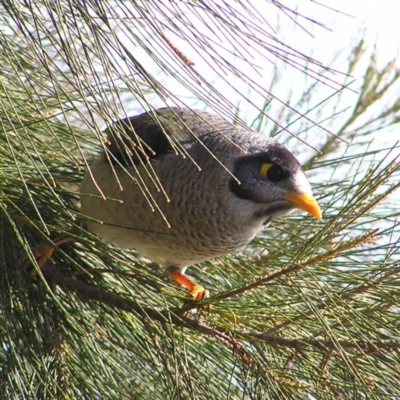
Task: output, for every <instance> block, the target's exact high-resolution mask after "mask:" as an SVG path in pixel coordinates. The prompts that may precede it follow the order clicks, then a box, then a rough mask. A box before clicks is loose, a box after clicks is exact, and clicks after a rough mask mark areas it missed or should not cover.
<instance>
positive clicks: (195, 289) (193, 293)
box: [190, 283, 210, 300]
mask: <svg viewBox="0 0 400 400" xmlns="http://www.w3.org/2000/svg"><path fill="white" fill-rule="evenodd" d="M190 297H191V298H192V299H195V300H205V299H207V298H208V297H210V291H209V290H208V289H205V288H203V286H200V285H198V284H197V283H194V284H193V286H192V288H191V289H190Z"/></svg>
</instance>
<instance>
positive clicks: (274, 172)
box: [260, 163, 285, 182]
mask: <svg viewBox="0 0 400 400" xmlns="http://www.w3.org/2000/svg"><path fill="white" fill-rule="evenodd" d="M260 174H261V176H262V177H264V178H267V179H268V180H270V181H271V182H279V181H281V180H282V179H285V172H284V171H283V169H282V168H281V167H279V166H278V165H275V164H271V163H263V164H261V168H260Z"/></svg>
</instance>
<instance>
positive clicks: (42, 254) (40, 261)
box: [19, 235, 73, 278]
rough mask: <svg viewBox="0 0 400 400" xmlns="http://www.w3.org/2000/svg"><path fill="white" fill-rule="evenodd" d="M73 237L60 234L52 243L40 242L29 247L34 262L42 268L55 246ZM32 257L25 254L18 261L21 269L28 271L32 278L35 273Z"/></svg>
mask: <svg viewBox="0 0 400 400" xmlns="http://www.w3.org/2000/svg"><path fill="white" fill-rule="evenodd" d="M72 240H73V239H72V238H71V237H70V236H67V235H62V236H59V237H57V238H56V239H55V240H54V242H53V243H52V244H49V243H45V242H42V243H40V244H39V245H37V246H36V247H34V248H33V249H31V252H32V255H33V258H34V259H35V260H36V264H37V265H38V267H39V268H40V269H42V268H43V267H44V266H45V264H46V263H47V261H49V260H50V258H51V257H52V255H53V253H54V250H55V248H56V247H57V246H59V245H60V244H62V243H66V242H70V241H72ZM31 260H32V259H31V258H30V257H28V256H27V255H25V256H24V257H22V258H21V260H20V261H19V266H20V267H21V268H22V269H25V270H27V271H28V273H29V276H30V277H31V278H34V277H35V276H36V275H37V270H36V269H35V268H34V266H33V265H32V261H31Z"/></svg>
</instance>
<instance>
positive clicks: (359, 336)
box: [0, 0, 400, 399]
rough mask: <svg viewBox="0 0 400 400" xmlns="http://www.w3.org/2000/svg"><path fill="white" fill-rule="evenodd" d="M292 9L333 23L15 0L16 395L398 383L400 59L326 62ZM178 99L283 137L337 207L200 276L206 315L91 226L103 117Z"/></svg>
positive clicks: (5, 142) (390, 386)
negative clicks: (306, 39)
mask: <svg viewBox="0 0 400 400" xmlns="http://www.w3.org/2000/svg"><path fill="white" fill-rule="evenodd" d="M316 7H318V5H316ZM266 16H268V18H267V17H266ZM279 18H288V19H289V20H291V21H292V25H291V26H292V29H293V32H295V31H296V29H297V30H304V31H306V30H307V29H309V27H310V26H318V25H321V24H320V23H319V22H318V21H315V20H311V18H307V16H306V15H303V14H302V12H301V9H299V10H297V9H296V10H294V9H290V8H289V7H287V6H286V5H285V4H283V3H280V2H277V1H270V2H269V1H265V2H247V1H241V2H235V1H218V2H214V1H200V0H199V1H158V0H157V1H132V2H108V1H93V0H92V1H85V2H74V1H72V2H71V1H66V2H62V1H58V2H57V1H47V0H44V1H32V2H29V1H26V2H18V1H16V2H13V1H9V2H1V5H0V23H1V29H0V49H1V51H0V124H1V125H0V249H1V250H0V304H1V306H0V342H1V350H0V396H2V397H1V398H2V399H3V398H4V399H32V398H37V399H283V398H287V399H297V398H298V399H309V398H318V399H331V398H332V399H334V398H365V399H382V398H398V397H399V396H400V390H399V388H400V379H399V372H398V371H399V369H400V339H399V338H400V318H399V309H398V301H399V296H400V257H399V254H400V244H399V240H400V235H399V232H400V229H399V224H400V222H399V217H400V200H399V192H397V193H395V191H396V189H398V187H399V185H400V183H399V182H400V164H399V154H400V153H399V144H398V143H397V140H398V139H400V135H399V133H398V130H399V125H398V122H399V118H400V97H399V93H400V90H399V69H398V66H396V60H395V59H394V60H393V61H390V62H387V63H386V64H384V65H383V64H382V62H379V60H377V59H376V53H374V52H371V51H369V50H368V49H367V46H366V44H365V43H363V40H361V39H360V40H358V41H355V42H354V46H353V48H352V49H351V50H349V51H348V54H347V55H346V57H343V62H342V64H341V68H340V70H339V71H338V68H337V67H336V66H335V68H328V67H326V66H323V65H322V64H321V63H319V62H318V61H317V60H314V59H313V58H312V57H310V56H309V55H307V54H303V53H302V52H300V51H297V50H296V48H294V47H292V46H290V45H289V44H284V43H283V41H282V40H280V38H279V33H280V30H279V29H277V30H274V29H273V27H275V26H276V24H277V22H276V21H278V19H279ZM265 65H270V66H271V71H274V72H273V73H272V72H271V76H269V77H268V78H265V76H264V75H262V73H261V72H262V71H261V70H262V67H263V66H265ZM353 76H362V78H360V79H357V80H355V79H354V78H353ZM300 80H301V82H300ZM166 105H168V106H189V107H197V108H204V107H207V109H208V110H210V111H213V112H215V113H219V114H220V115H222V116H224V117H225V118H226V119H228V120H229V121H232V123H234V124H236V125H243V126H245V125H246V124H247V125H249V126H251V127H252V128H253V129H255V130H258V131H261V132H264V133H265V134H267V135H272V136H274V137H276V138H277V139H278V140H279V141H281V142H282V143H284V144H285V145H286V146H287V147H288V148H289V149H291V150H293V151H294V153H295V154H296V155H297V156H298V157H299V159H300V160H301V161H302V163H303V165H304V166H305V169H306V170H307V175H308V176H309V177H310V180H311V182H312V186H313V188H314V193H315V194H316V197H317V198H318V201H319V203H320V204H321V207H322V209H323V221H322V222H320V221H316V220H313V219H312V217H308V216H305V215H304V214H302V215H296V216H293V217H290V218H287V219H285V220H279V221H276V222H274V223H273V224H272V226H271V227H270V228H268V229H266V230H265V231H264V232H263V234H262V235H260V236H259V237H257V238H255V239H254V240H253V241H252V242H251V243H250V244H249V245H248V246H246V248H244V249H243V250H242V251H241V252H237V253H233V254H231V255H228V256H226V257H222V258H219V259H216V260H212V261H209V262H206V263H203V264H201V265H199V266H197V267H192V268H191V271H190V273H191V274H193V275H194V276H195V278H196V280H198V281H199V282H201V284H203V285H204V286H206V287H207V288H209V289H210V290H211V294H212V295H211V297H210V298H209V299H208V303H210V304H211V305H212V308H211V311H210V312H209V313H208V312H206V311H205V309H201V310H200V311H196V309H197V306H198V304H196V303H194V302H193V303H190V302H189V303H186V305H185V306H184V308H185V310H186V313H182V307H183V304H184V303H185V301H186V299H185V292H184V291H183V290H182V288H180V287H178V286H176V285H175V284H174V283H173V282H172V281H171V280H169V278H168V277H167V274H166V273H165V271H164V270H163V269H162V268H161V267H159V266H157V265H154V264H152V263H150V262H149V260H146V259H141V258H139V257H138V256H137V254H136V253H135V251H134V250H132V251H122V250H120V249H118V248H115V247H113V246H112V245H111V244H109V243H106V242H104V241H102V240H101V239H100V238H98V237H96V236H94V235H90V234H89V233H88V232H86V231H85V230H84V229H82V228H81V227H80V225H79V223H78V221H79V219H80V218H82V215H81V214H80V211H79V193H78V190H79V183H80V181H81V179H82V176H83V172H84V171H85V169H86V168H87V167H88V165H90V163H91V162H92V161H93V160H94V158H95V157H96V156H97V155H98V154H99V153H100V152H101V151H102V149H103V148H104V143H105V139H104V135H103V133H102V130H103V128H104V127H105V126H106V125H107V124H109V123H111V122H112V121H113V120H116V119H118V118H121V117H124V116H126V115H132V114H135V113H138V112H140V111H141V110H143V109H146V110H149V109H155V108H158V107H161V106H166ZM149 212H151V211H150V208H149ZM66 236H67V237H68V238H69V239H68V240H66V241H65V242H64V243H61V241H59V240H60V239H59V238H63V237H64V238H65V237H66ZM41 242H45V243H48V244H50V245H52V246H54V247H56V250H55V252H54V254H53V256H52V258H51V259H50V260H49V261H48V262H47V263H46V265H45V266H44V267H43V268H42V269H40V268H38V265H37V263H36V261H35V257H34V253H33V252H32V249H35V246H37V245H39V244H40V243H41Z"/></svg>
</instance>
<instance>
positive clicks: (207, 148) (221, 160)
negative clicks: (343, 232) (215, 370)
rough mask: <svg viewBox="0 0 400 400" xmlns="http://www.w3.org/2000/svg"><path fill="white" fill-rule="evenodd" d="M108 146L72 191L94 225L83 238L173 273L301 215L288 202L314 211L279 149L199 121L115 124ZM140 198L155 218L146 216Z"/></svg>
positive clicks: (146, 119) (209, 120) (164, 117)
mask: <svg viewBox="0 0 400 400" xmlns="http://www.w3.org/2000/svg"><path fill="white" fill-rule="evenodd" d="M118 127H119V128H120V129H121V128H122V130H123V131H125V132H126V133H127V134H128V139H127V138H126V137H125V138H124V137H123V136H122V137H121V135H120V134H119V130H118V129H117V128H118ZM132 129H133V130H134V131H135V132H136V135H137V136H136V135H135V134H133V131H132ZM138 137H139V138H140V140H139V141H138ZM108 139H109V142H110V144H109V152H103V154H102V155H101V156H100V157H99V158H98V159H97V160H96V161H95V162H94V164H93V165H92V166H91V168H90V173H89V172H88V173H86V174H85V177H84V179H83V182H82V185H81V193H82V195H81V203H82V213H83V214H84V215H87V216H88V217H90V218H94V219H97V220H99V221H102V223H101V224H100V223H96V222H93V221H86V226H87V229H88V230H89V231H91V232H94V233H96V234H98V235H100V236H101V237H103V238H104V239H105V240H107V241H110V242H112V243H114V244H116V245H117V246H119V247H121V248H135V249H136V250H137V251H138V253H139V254H140V255H142V256H146V257H149V258H150V259H153V260H154V261H156V262H159V263H161V264H163V265H164V266H166V267H173V268H172V269H173V270H181V269H182V270H184V268H185V267H187V266H189V265H191V264H195V263H198V262H200V261H204V260H208V259H211V258H213V257H216V256H218V255H222V254H226V253H229V252H232V251H234V250H236V249H238V248H240V247H241V246H243V245H244V244H246V243H247V242H249V241H250V240H251V239H252V238H253V237H254V236H255V235H256V234H257V233H258V232H259V231H260V230H261V229H262V228H263V226H264V225H266V224H268V223H269V222H270V221H271V220H273V219H275V218H277V217H279V216H282V215H286V214H288V213H290V212H291V211H293V210H294V209H295V208H298V207H300V208H303V209H307V207H308V206H306V207H304V206H302V203H301V204H294V203H293V202H292V201H288V200H287V197H288V193H295V196H297V195H299V196H300V197H301V196H303V195H304V196H306V197H307V199H311V203H312V204H311V203H310V204H311V206H310V207H311V208H312V207H318V206H317V205H316V202H315V200H314V199H313V198H312V196H311V189H310V186H309V183H308V181H307V179H306V177H305V175H304V173H303V171H302V169H301V166H300V164H299V163H298V162H297V160H296V159H295V157H294V156H293V155H292V154H291V153H290V152H289V151H288V150H287V149H286V148H285V147H283V146H282V145H280V144H279V143H277V142H276V141H274V140H272V139H270V138H268V137H266V136H265V135H262V134H260V133H256V132H250V131H245V130H241V129H236V128H234V127H233V126H232V125H231V124H229V123H228V122H226V121H224V120H223V119H222V118H220V117H218V116H216V115H213V114H210V113H207V112H203V111H196V112H193V111H190V110H188V109H182V110H181V109H176V108H173V109H161V110H158V111H157V112H155V113H144V114H141V115H139V116H136V117H133V118H128V119H125V120H121V121H118V122H117V123H116V124H115V125H113V126H112V127H111V128H109V129H108ZM177 152H178V153H180V154H176V153H177ZM183 154H185V156H183ZM221 164H223V166H224V167H225V168H226V169H225V168H224V167H223V166H221ZM263 164H265V165H268V167H267V168H268V172H267V175H266V176H263V174H262V173H261V172H260V171H261V166H262V165H263ZM271 165H272V167H270V166H271ZM198 167H200V168H201V170H199V169H198ZM228 171H230V172H228ZM149 174H150V175H152V177H150V176H149ZM233 176H235V177H236V179H235V178H234V177H233ZM154 177H157V178H158V180H159V182H160V183H161V184H162V186H163V189H164V190H165V192H166V194H167V195H168V198H169V200H170V201H169V202H168V201H167V200H166V197H165V195H164V193H163V191H162V190H159V188H158V187H157V185H158V184H157V183H155V178H154ZM157 178H156V179H157ZM237 180H239V181H240V184H239V183H238V182H237ZM274 181H275V182H274ZM145 187H147V188H148V192H146V191H145V194H143V188H145ZM99 189H100V190H99ZM121 189H122V190H121ZM102 195H104V196H105V198H106V199H103V198H102ZM304 196H303V197H304ZM146 197H147V198H150V197H152V198H153V200H154V201H155V203H156V204H157V205H158V207H159V209H160V211H158V210H156V211H155V212H152V211H151V207H150V205H149V202H148V201H147V200H146ZM296 202H297V200H296ZM311 208H310V209H307V211H309V212H311V213H313V215H315V216H317V217H319V216H320V214H319V213H320V212H319V208H318V210H316V209H315V210H314V208H312V209H311ZM162 215H164V216H165V218H166V219H167V221H168V223H169V224H170V226H171V227H170V228H169V227H168V226H167V223H166V222H165V220H164V218H163V217H162ZM181 283H182V282H181ZM186 286H187V285H186ZM188 287H189V286H188ZM189 289H190V287H189Z"/></svg>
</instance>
